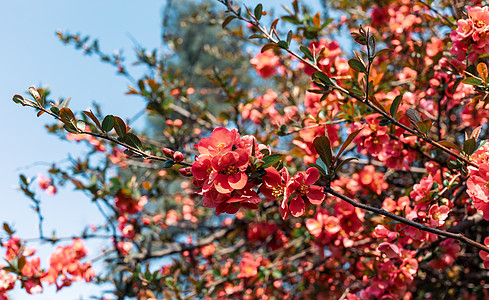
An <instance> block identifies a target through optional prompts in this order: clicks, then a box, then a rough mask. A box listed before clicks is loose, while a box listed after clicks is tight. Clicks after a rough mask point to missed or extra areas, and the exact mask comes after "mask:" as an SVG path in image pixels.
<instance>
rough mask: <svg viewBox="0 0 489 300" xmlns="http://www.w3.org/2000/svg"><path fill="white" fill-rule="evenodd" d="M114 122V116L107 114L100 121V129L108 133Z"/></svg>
mask: <svg viewBox="0 0 489 300" xmlns="http://www.w3.org/2000/svg"><path fill="white" fill-rule="evenodd" d="M114 124H115V119H114V116H113V115H107V116H105V118H104V120H103V121H102V130H103V131H104V132H107V133H108V132H110V131H111V130H112V128H114Z"/></svg>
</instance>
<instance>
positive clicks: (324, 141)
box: [312, 135, 333, 167]
mask: <svg viewBox="0 0 489 300" xmlns="http://www.w3.org/2000/svg"><path fill="white" fill-rule="evenodd" d="M312 143H313V145H314V148H316V152H317V153H318V154H319V156H320V157H321V159H322V161H323V162H325V163H326V166H328V167H329V166H331V162H332V158H333V153H332V152H331V143H330V141H329V139H328V138H327V137H326V136H324V135H323V136H318V137H315V138H314V141H313V142H312Z"/></svg>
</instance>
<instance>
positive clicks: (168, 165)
mask: <svg viewBox="0 0 489 300" xmlns="http://www.w3.org/2000/svg"><path fill="white" fill-rule="evenodd" d="M174 165H175V162H174V161H173V160H167V161H165V162H164V163H163V168H171V167H173V166H174Z"/></svg>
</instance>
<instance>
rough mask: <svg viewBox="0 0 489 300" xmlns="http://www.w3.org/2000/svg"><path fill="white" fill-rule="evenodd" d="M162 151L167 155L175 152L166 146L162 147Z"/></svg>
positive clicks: (171, 155)
mask: <svg viewBox="0 0 489 300" xmlns="http://www.w3.org/2000/svg"><path fill="white" fill-rule="evenodd" d="M163 153H165V155H166V156H167V157H173V153H175V151H173V150H171V149H168V148H163Z"/></svg>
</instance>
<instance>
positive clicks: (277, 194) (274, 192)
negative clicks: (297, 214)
mask: <svg viewBox="0 0 489 300" xmlns="http://www.w3.org/2000/svg"><path fill="white" fill-rule="evenodd" d="M283 194H284V188H283V187H281V186H277V187H274V188H273V189H272V196H273V197H275V198H278V197H280V196H282V195H283Z"/></svg>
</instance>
